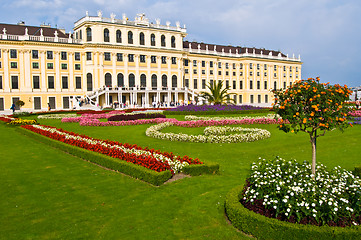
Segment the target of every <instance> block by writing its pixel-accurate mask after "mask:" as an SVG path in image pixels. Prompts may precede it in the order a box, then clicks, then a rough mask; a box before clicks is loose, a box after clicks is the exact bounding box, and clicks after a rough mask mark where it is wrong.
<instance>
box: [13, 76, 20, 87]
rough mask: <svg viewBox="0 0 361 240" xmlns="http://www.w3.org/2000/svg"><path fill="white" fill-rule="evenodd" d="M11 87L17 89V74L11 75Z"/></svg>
mask: <svg viewBox="0 0 361 240" xmlns="http://www.w3.org/2000/svg"><path fill="white" fill-rule="evenodd" d="M11 89H19V79H18V76H11Z"/></svg>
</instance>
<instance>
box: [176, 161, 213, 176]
mask: <svg viewBox="0 0 361 240" xmlns="http://www.w3.org/2000/svg"><path fill="white" fill-rule="evenodd" d="M182 172H183V173H184V174H187V175H191V176H199V175H202V174H217V173H218V172H219V165H218V164H194V165H188V166H185V167H184V168H183V169H182Z"/></svg>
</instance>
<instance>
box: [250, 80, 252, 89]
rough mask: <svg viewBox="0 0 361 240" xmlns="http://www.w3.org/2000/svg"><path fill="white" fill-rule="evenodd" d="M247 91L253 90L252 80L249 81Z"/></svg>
mask: <svg viewBox="0 0 361 240" xmlns="http://www.w3.org/2000/svg"><path fill="white" fill-rule="evenodd" d="M249 89H253V81H252V80H250V81H249Z"/></svg>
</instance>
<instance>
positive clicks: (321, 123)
mask: <svg viewBox="0 0 361 240" xmlns="http://www.w3.org/2000/svg"><path fill="white" fill-rule="evenodd" d="M273 93H274V94H275V103H274V106H273V109H274V110H275V112H276V113H277V114H278V115H280V116H281V117H282V123H281V124H280V125H279V126H278V128H279V129H280V130H283V131H284V132H289V131H291V132H294V133H297V132H299V131H302V132H306V133H308V134H309V135H310V142H311V145H312V174H315V172H316V139H317V138H318V137H320V136H324V135H325V133H326V131H330V130H333V129H335V128H338V129H340V130H341V131H342V130H343V129H344V128H346V127H348V126H349V125H350V124H348V122H347V120H346V117H347V113H348V112H349V108H348V107H347V106H346V101H347V100H348V99H349V95H350V94H351V91H350V90H349V89H348V88H347V86H346V85H345V86H344V87H341V86H340V85H338V84H336V85H329V83H320V79H319V78H316V79H313V78H309V79H307V80H301V81H297V82H296V83H295V84H293V85H292V86H290V87H289V88H288V89H280V90H273Z"/></svg>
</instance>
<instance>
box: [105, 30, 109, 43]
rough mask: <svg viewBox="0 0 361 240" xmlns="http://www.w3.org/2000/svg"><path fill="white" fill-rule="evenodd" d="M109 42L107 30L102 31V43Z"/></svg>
mask: <svg viewBox="0 0 361 240" xmlns="http://www.w3.org/2000/svg"><path fill="white" fill-rule="evenodd" d="M109 41H110V37H109V30H108V28H106V29H104V42H109Z"/></svg>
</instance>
